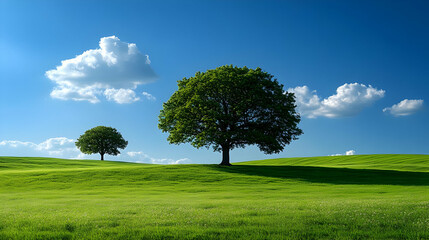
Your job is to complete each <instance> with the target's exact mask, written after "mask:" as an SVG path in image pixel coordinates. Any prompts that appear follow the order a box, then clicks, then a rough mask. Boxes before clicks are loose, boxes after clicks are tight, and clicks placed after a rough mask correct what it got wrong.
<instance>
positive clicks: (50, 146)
mask: <svg viewBox="0 0 429 240" xmlns="http://www.w3.org/2000/svg"><path fill="white" fill-rule="evenodd" d="M74 143H75V140H73V139H69V138H65V137H57V138H49V139H47V140H46V141H44V142H41V143H33V142H23V141H17V140H4V141H1V142H0V146H1V147H5V148H14V150H17V151H23V152H29V151H28V150H30V152H29V154H37V155H40V154H41V155H44V156H50V157H68V158H71V157H77V156H78V155H79V150H78V149H77V148H76V146H75V144H74Z"/></svg>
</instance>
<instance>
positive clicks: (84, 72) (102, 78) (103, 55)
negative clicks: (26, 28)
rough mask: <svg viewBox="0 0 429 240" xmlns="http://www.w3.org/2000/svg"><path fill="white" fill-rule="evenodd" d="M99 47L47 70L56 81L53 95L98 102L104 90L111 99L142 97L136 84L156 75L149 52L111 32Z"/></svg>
mask: <svg viewBox="0 0 429 240" xmlns="http://www.w3.org/2000/svg"><path fill="white" fill-rule="evenodd" d="M99 47H100V48H97V49H90V50H87V51H85V52H83V53H82V54H81V55H78V56H76V57H75V58H72V59H67V60H63V61H61V65H60V66H57V67H56V69H52V70H49V71H46V76H47V77H48V78H49V79H50V80H52V81H53V82H55V83H56V84H57V86H56V87H55V88H54V89H53V91H52V92H51V97H53V98H57V99H61V100H74V101H88V102H91V103H97V102H99V101H100V99H99V96H100V95H103V93H104V95H105V96H106V98H107V99H108V100H111V101H115V102H117V103H121V104H123V103H132V102H135V101H137V100H138V99H139V98H138V97H135V95H136V94H135V92H134V90H135V89H136V88H137V86H139V85H142V84H145V83H149V82H152V81H154V80H155V79H156V78H157V76H156V74H155V72H154V71H153V70H152V68H151V66H150V60H149V56H148V55H144V54H142V53H141V52H140V51H139V50H138V48H137V46H136V44H134V43H126V42H122V41H121V40H120V39H119V38H117V37H115V36H110V37H103V38H101V39H100V43H99Z"/></svg>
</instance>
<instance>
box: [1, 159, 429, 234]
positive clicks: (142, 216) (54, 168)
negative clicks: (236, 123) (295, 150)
mask: <svg viewBox="0 0 429 240" xmlns="http://www.w3.org/2000/svg"><path fill="white" fill-rule="evenodd" d="M0 202H1V204H0V239H429V155H357V156H333V157H308V158H285V159H270V160H260V161H249V162H242V163H235V164H234V166H232V167H221V166H218V165H196V164H190V165H153V164H135V163H124V162H111V161H104V162H102V161H95V160H65V159H52V158H25V157H0Z"/></svg>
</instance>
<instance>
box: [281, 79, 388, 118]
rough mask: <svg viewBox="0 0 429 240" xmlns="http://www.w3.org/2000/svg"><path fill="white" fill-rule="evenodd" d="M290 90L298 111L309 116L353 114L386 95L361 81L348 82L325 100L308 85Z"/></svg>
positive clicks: (345, 115)
mask: <svg viewBox="0 0 429 240" xmlns="http://www.w3.org/2000/svg"><path fill="white" fill-rule="evenodd" d="M288 92H293V93H295V97H296V104H297V109H298V112H299V113H300V114H301V116H304V117H308V118H317V117H328V118H336V117H347V116H353V115H356V114H358V113H359V112H361V111H362V110H363V109H364V108H365V107H368V106H370V105H371V104H372V103H374V102H375V101H376V100H378V99H380V98H382V97H384V93H385V91H384V90H377V89H376V88H374V87H372V86H371V85H368V86H366V85H364V84H359V83H346V84H344V85H342V86H340V87H338V88H337V91H336V94H334V95H331V96H329V97H328V98H325V99H323V100H321V99H320V98H319V96H317V93H316V91H310V89H309V88H308V87H307V86H299V87H296V88H289V89H288Z"/></svg>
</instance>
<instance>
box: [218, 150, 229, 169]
mask: <svg viewBox="0 0 429 240" xmlns="http://www.w3.org/2000/svg"><path fill="white" fill-rule="evenodd" d="M219 165H222V166H231V163H229V146H228V145H224V146H222V162H221V163H220V164H219Z"/></svg>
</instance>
